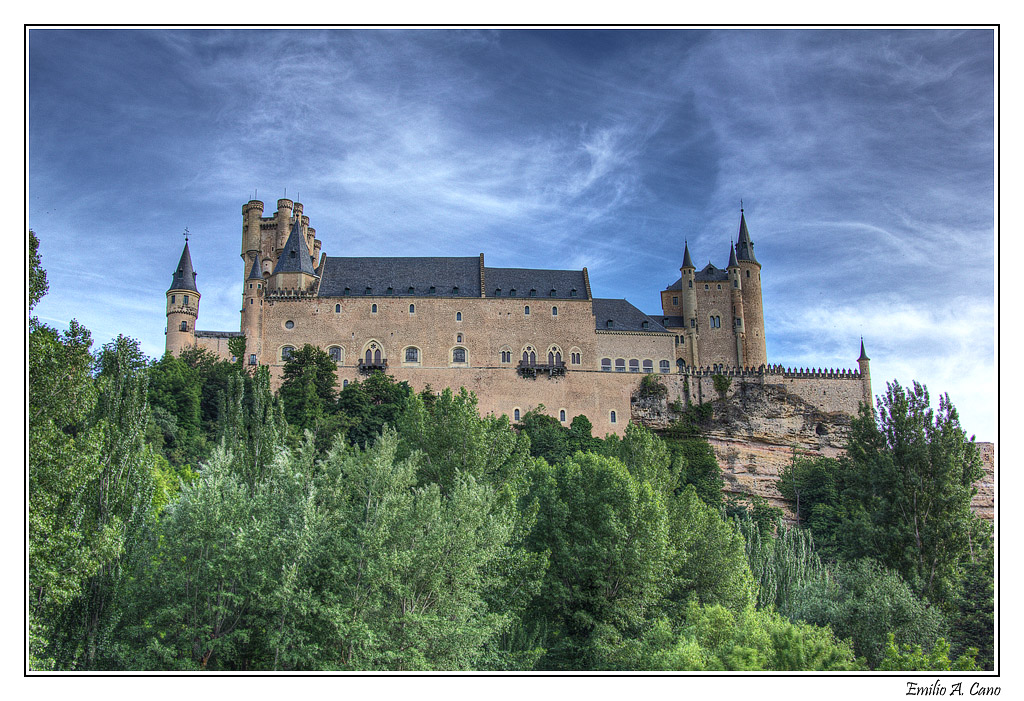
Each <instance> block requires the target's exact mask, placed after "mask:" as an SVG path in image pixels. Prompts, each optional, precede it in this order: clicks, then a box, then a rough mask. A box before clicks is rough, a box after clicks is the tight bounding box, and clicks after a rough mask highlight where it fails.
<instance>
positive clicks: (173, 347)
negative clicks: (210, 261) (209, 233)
mask: <svg viewBox="0 0 1024 701" xmlns="http://www.w3.org/2000/svg"><path fill="white" fill-rule="evenodd" d="M196 277H197V276H196V273H195V271H194V270H193V269H192V255H191V253H189V250H188V239H186V240H185V248H184V249H183V250H182V252H181V259H180V260H179V261H178V267H177V268H176V269H175V271H174V275H173V277H172V278H171V286H170V288H169V289H168V290H167V307H166V309H167V329H166V334H167V338H166V341H165V345H164V348H165V350H166V351H167V352H168V353H173V354H175V355H178V354H180V353H181V351H182V350H184V349H185V348H188V347H190V346H194V345H195V343H196V319H197V318H198V317H199V297H200V295H199V290H198V289H197V288H196Z"/></svg>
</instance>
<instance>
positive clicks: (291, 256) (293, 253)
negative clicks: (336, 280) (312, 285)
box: [274, 216, 314, 275]
mask: <svg viewBox="0 0 1024 701" xmlns="http://www.w3.org/2000/svg"><path fill="white" fill-rule="evenodd" d="M277 273H306V274H308V275H313V274H314V273H313V263H312V258H310V256H309V248H308V247H307V246H306V237H305V236H303V235H302V217H301V216H297V217H295V223H294V224H293V225H292V232H291V233H290V234H289V235H288V240H287V241H286V242H285V244H284V249H282V251H281V255H280V257H278V259H277V265H276V266H274V274H275V275H276V274H277Z"/></svg>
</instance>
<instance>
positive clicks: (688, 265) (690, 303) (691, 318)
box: [679, 241, 700, 367]
mask: <svg viewBox="0 0 1024 701" xmlns="http://www.w3.org/2000/svg"><path fill="white" fill-rule="evenodd" d="M696 273H697V269H696V268H695V267H694V265H693V260H691V258H690V245H689V243H688V242H686V241H684V242H683V265H682V266H681V267H680V268H679V274H680V276H681V277H680V280H681V284H682V289H681V290H680V292H681V293H682V294H681V296H682V298H683V305H682V306H683V327H684V330H683V339H684V340H683V344H684V346H685V347H684V349H683V354H684V356H685V357H684V362H686V363H687V365H689V366H690V367H695V366H697V365H699V364H700V356H699V354H698V353H697V288H696V285H694V282H693V280H694V275H696Z"/></svg>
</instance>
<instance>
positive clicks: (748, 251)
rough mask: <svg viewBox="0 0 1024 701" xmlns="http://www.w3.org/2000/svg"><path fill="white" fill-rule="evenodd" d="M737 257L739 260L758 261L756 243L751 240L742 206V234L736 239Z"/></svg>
mask: <svg viewBox="0 0 1024 701" xmlns="http://www.w3.org/2000/svg"><path fill="white" fill-rule="evenodd" d="M736 257H737V258H738V259H739V260H749V261H750V262H752V263H756V262H757V258H755V257H754V243H753V242H752V241H751V240H750V232H749V231H747V220H746V217H744V216H743V209H742V208H740V236H739V240H737V241H736Z"/></svg>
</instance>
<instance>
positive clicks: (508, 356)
mask: <svg viewBox="0 0 1024 701" xmlns="http://www.w3.org/2000/svg"><path fill="white" fill-rule="evenodd" d="M501 362H503V363H511V362H512V351H510V350H503V351H501Z"/></svg>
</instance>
